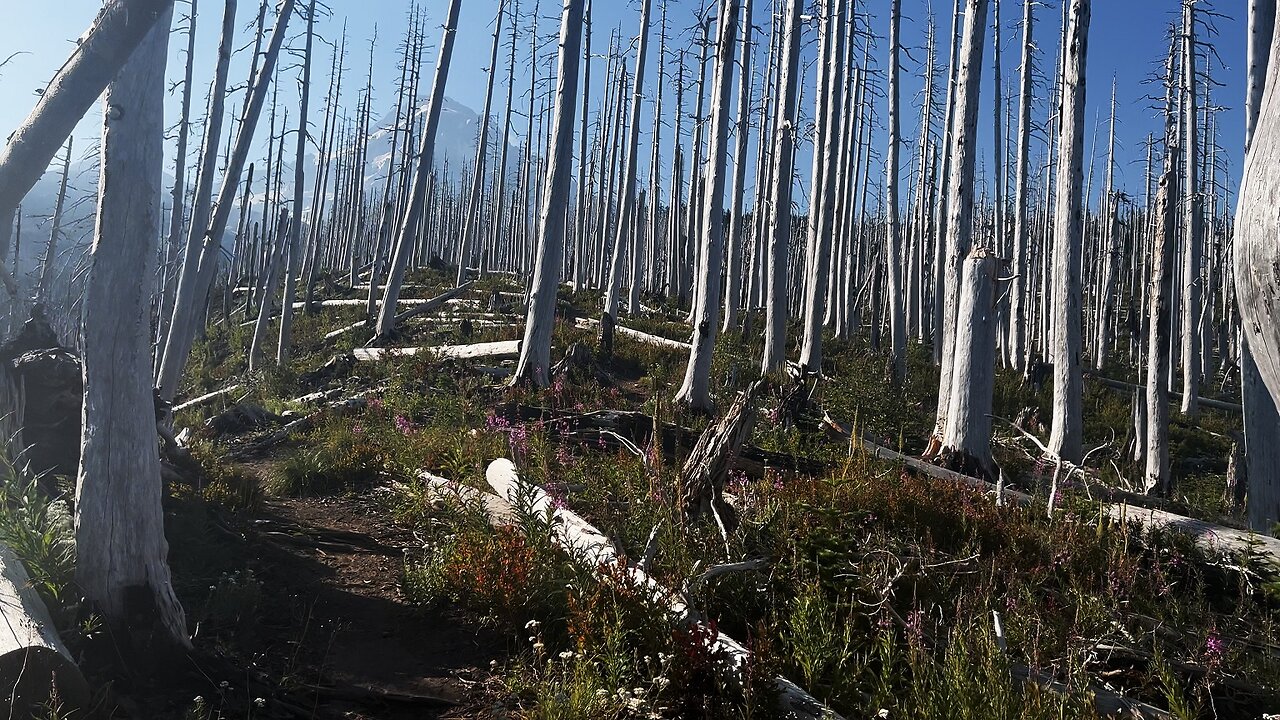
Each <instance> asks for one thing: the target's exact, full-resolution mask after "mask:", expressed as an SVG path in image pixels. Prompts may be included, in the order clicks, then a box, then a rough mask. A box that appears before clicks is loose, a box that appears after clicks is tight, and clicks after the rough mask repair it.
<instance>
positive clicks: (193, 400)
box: [173, 383, 240, 412]
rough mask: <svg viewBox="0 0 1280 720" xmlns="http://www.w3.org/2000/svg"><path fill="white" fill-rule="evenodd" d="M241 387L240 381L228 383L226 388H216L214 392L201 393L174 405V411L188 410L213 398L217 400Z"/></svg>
mask: <svg viewBox="0 0 1280 720" xmlns="http://www.w3.org/2000/svg"><path fill="white" fill-rule="evenodd" d="M239 389H240V384H239V383H236V384H235V385H228V386H227V387H224V388H222V389H221V390H214V391H213V392H211V393H206V394H204V395H201V396H200V397H197V398H191V399H190V400H188V401H186V402H184V403H179V404H178V405H174V406H173V411H174V412H181V411H182V410H188V409H190V408H193V407H200V406H201V405H204V404H205V403H207V402H211V401H213V400H217V399H218V398H220V397H222V396H223V395H230V394H231V393H233V392H235V391H237V390H239Z"/></svg>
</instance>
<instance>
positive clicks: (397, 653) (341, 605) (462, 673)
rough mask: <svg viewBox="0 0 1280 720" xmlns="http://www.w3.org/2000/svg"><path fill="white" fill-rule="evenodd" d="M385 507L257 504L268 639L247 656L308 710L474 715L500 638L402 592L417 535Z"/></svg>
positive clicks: (257, 553)
mask: <svg viewBox="0 0 1280 720" xmlns="http://www.w3.org/2000/svg"><path fill="white" fill-rule="evenodd" d="M383 512H384V510H382V509H381V508H380V507H379V506H378V504H377V503H376V501H375V500H373V499H370V498H358V497H357V498H303V499H283V500H272V501H269V502H268V503H267V504H266V505H265V506H264V507H263V509H262V510H261V512H260V513H258V519H257V520H255V521H254V523H253V528H252V530H251V532H250V536H251V537H254V536H256V538H257V539H258V542H254V543H253V545H254V549H253V551H252V554H253V557H252V560H251V562H250V567H252V568H253V571H254V573H255V574H256V575H257V577H258V578H259V579H260V580H261V583H262V589H263V590H262V599H261V605H260V609H259V613H258V614H259V618H260V619H259V624H260V626H261V627H262V629H263V631H264V632H266V633H267V634H268V636H269V637H270V638H271V639H270V640H268V642H267V643H266V645H267V647H263V648H262V649H261V650H260V651H259V652H258V653H257V656H258V657H257V659H258V661H259V662H260V663H261V666H262V667H263V669H264V670H266V673H265V674H266V675H267V676H268V677H271V678H276V679H279V680H280V681H281V683H282V685H283V686H285V687H288V688H290V689H291V690H292V693H291V694H292V695H293V697H295V698H306V699H307V700H308V702H309V703H310V705H309V706H308V707H307V708H306V709H307V710H313V709H314V710H315V711H316V716H317V717H343V718H351V719H352V720H362V719H365V718H368V719H370V720H371V719H373V718H378V719H379V720H384V719H391V720H395V719H398V718H437V717H439V718H464V717H476V716H477V714H480V713H479V711H480V710H481V709H482V707H483V705H484V700H483V697H484V692H483V688H484V686H485V683H486V680H487V678H488V677H489V663H490V661H491V660H498V661H499V662H501V661H502V660H503V658H504V657H505V654H506V649H507V644H506V641H505V640H504V639H503V637H502V636H501V635H500V634H499V633H497V632H495V631H493V630H489V629H486V628H483V627H481V626H480V625H479V624H477V623H476V621H475V620H474V619H473V618H469V617H467V616H466V615H465V614H463V613H462V612H460V611H457V610H454V609H451V608H441V609H430V608H422V607H417V606H413V605H410V604H409V603H408V602H407V601H406V599H405V597H404V593H403V589H402V577H403V566H404V557H405V551H406V550H410V549H414V548H418V547H420V546H421V544H420V543H418V542H416V541H415V539H414V538H413V536H412V534H410V533H408V532H405V531H404V530H403V529H400V528H397V527H395V526H394V525H393V524H392V523H390V522H389V521H388V520H386V519H384V518H383V517H382V514H383ZM264 639H266V638H264Z"/></svg>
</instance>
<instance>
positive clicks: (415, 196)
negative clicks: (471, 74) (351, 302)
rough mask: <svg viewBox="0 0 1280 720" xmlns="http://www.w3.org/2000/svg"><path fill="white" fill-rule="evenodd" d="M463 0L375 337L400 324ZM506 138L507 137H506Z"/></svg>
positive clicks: (439, 66) (449, 30) (439, 75)
mask: <svg viewBox="0 0 1280 720" xmlns="http://www.w3.org/2000/svg"><path fill="white" fill-rule="evenodd" d="M461 9H462V0H450V2H449V12H448V14H447V15H446V19H445V24H444V37H443V38H442V39H441V41H440V56H439V58H437V59H436V74H435V78H433V79H432V82H431V98H430V99H429V100H428V101H427V111H426V122H425V123H424V125H423V128H422V139H421V144H420V145H419V147H418V165H417V167H416V168H415V169H414V174H413V187H412V189H411V190H410V191H409V206H408V208H407V209H406V210H405V214H404V219H403V221H402V222H401V224H400V230H399V231H398V232H397V234H396V244H395V251H394V252H393V253H392V255H391V270H390V272H389V273H388V275H387V288H386V290H385V291H384V293H383V295H382V307H380V308H378V323H377V325H376V327H375V330H374V333H375V334H374V339H375V340H384V339H386V338H387V337H388V336H390V335H391V333H392V331H393V330H395V326H396V303H397V302H398V301H399V300H400V284H401V283H402V282H404V271H405V268H406V266H408V264H409V255H411V254H412V253H413V247H414V241H415V240H416V239H417V236H418V232H417V231H418V226H419V225H420V224H421V221H422V217H423V214H424V213H425V211H426V205H427V185H428V184H429V183H430V182H431V167H432V159H433V157H434V153H435V146H436V129H437V128H439V127H440V109H441V108H442V107H443V106H444V86H445V82H446V81H447V80H448V78H449V60H450V58H452V57H453V43H454V39H455V36H456V35H457V31H458V12H459V11H460V10H461ZM504 142H505V140H504Z"/></svg>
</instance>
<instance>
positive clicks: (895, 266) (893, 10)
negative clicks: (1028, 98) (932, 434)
mask: <svg viewBox="0 0 1280 720" xmlns="http://www.w3.org/2000/svg"><path fill="white" fill-rule="evenodd" d="M889 8H890V9H889V147H887V148H886V149H885V165H884V166H885V179H884V203H885V207H884V212H885V231H886V237H885V262H886V265H887V269H888V274H887V278H888V281H889V287H888V291H889V294H888V300H889V367H890V368H891V373H892V376H893V381H894V382H895V383H899V382H902V381H903V380H904V379H906V376H907V310H906V302H907V298H906V297H904V294H903V272H902V226H901V223H900V222H899V218H898V155H899V150H900V147H899V146H900V144H901V142H902V137H901V133H900V132H899V125H900V122H901V117H900V115H901V110H900V108H899V100H900V98H899V94H900V90H899V87H898V86H899V82H898V74H899V72H900V68H899V62H898V55H899V53H900V52H901V41H900V39H899V38H900V36H899V30H900V28H901V25H902V0H892V2H891V4H890V6H889ZM996 82H997V84H998V83H999V78H997V80H996ZM988 452H990V451H989V450H988Z"/></svg>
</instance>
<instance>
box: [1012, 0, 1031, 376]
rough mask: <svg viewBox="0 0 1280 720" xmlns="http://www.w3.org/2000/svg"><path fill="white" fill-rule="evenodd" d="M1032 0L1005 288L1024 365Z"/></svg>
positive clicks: (1027, 2)
mask: <svg viewBox="0 0 1280 720" xmlns="http://www.w3.org/2000/svg"><path fill="white" fill-rule="evenodd" d="M1035 4H1036V0H1024V2H1023V9H1022V69H1021V80H1020V82H1021V85H1020V89H1019V92H1018V152H1017V159H1016V160H1015V161H1014V162H1015V163H1016V167H1015V169H1014V172H1015V180H1014V189H1013V283H1012V285H1011V286H1010V289H1009V324H1010V328H1009V355H1010V357H1011V358H1012V359H1013V363H1014V367H1015V368H1017V369H1019V370H1021V369H1023V368H1025V367H1026V355H1027V350H1026V336H1027V325H1028V318H1027V310H1026V308H1027V291H1028V287H1030V283H1029V282H1028V280H1029V277H1028V273H1030V271H1031V266H1030V263H1029V262H1028V250H1030V247H1029V246H1030V243H1031V227H1030V226H1031V224H1032V219H1031V218H1030V217H1028V216H1027V205H1028V202H1027V195H1028V193H1029V192H1030V177H1029V166H1030V161H1031V159H1030V151H1031V102H1032V90H1031V87H1032V77H1033V75H1034V73H1035V66H1034V65H1033V63H1034V62H1035V60H1034V56H1033V54H1032V48H1033V47H1034V40H1033V38H1034V34H1033V28H1034V25H1035V10H1034V8H1035Z"/></svg>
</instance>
